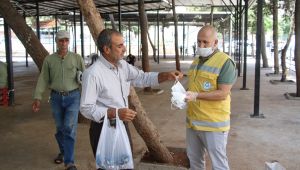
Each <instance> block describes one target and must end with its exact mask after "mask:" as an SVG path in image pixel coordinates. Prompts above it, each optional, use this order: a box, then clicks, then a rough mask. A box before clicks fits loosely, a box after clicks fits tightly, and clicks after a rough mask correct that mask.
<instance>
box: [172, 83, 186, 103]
mask: <svg viewBox="0 0 300 170" xmlns="http://www.w3.org/2000/svg"><path fill="white" fill-rule="evenodd" d="M171 89H172V92H171V94H172V98H171V103H172V104H171V109H184V108H185V107H186V102H185V96H186V91H185V89H184V87H183V86H182V84H181V83H180V82H179V81H177V82H175V84H174V85H173V86H172V88H171Z"/></svg>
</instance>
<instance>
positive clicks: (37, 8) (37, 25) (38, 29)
mask: <svg viewBox="0 0 300 170" xmlns="http://www.w3.org/2000/svg"><path fill="white" fill-rule="evenodd" d="M35 22H36V35H37V37H38V39H39V40H40V39H41V34H40V10H39V2H36V21H35Z"/></svg>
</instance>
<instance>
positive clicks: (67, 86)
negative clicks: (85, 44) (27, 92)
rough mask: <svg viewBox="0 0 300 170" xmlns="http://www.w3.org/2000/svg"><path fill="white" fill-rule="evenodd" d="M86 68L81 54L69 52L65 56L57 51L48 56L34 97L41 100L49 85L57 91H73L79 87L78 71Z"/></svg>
mask: <svg viewBox="0 0 300 170" xmlns="http://www.w3.org/2000/svg"><path fill="white" fill-rule="evenodd" d="M84 69H85V66H84V62H83V59H82V58H81V56H80V55H79V54H76V53H73V52H68V53H67V54H66V56H64V58H61V57H60V56H59V55H58V54H57V53H53V54H51V55H49V56H47V57H46V58H45V60H44V62H43V67H42V71H41V73H40V76H39V79H38V82H37V85H36V89H35V92H34V99H40V100H41V99H42V94H43V92H44V91H45V90H46V88H47V87H48V88H50V89H53V90H56V91H71V90H74V89H76V88H78V87H79V83H78V82H77V77H76V73H77V71H78V70H80V71H83V70H84Z"/></svg>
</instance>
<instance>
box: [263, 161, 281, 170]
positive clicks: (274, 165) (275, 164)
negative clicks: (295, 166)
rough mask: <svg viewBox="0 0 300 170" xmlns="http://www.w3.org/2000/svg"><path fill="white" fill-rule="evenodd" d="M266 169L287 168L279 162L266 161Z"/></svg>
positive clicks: (278, 169)
mask: <svg viewBox="0 0 300 170" xmlns="http://www.w3.org/2000/svg"><path fill="white" fill-rule="evenodd" d="M265 170H286V169H285V168H284V167H283V166H282V165H281V164H280V163H279V162H277V161H272V162H265Z"/></svg>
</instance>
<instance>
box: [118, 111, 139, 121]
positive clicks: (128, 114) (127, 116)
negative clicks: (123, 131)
mask: <svg viewBox="0 0 300 170" xmlns="http://www.w3.org/2000/svg"><path fill="white" fill-rule="evenodd" d="M118 114H119V118H120V119H121V120H123V121H125V122H128V121H132V120H133V119H134V117H135V116H136V112H135V111H134V110H131V109H128V108H121V109H118Z"/></svg>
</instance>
